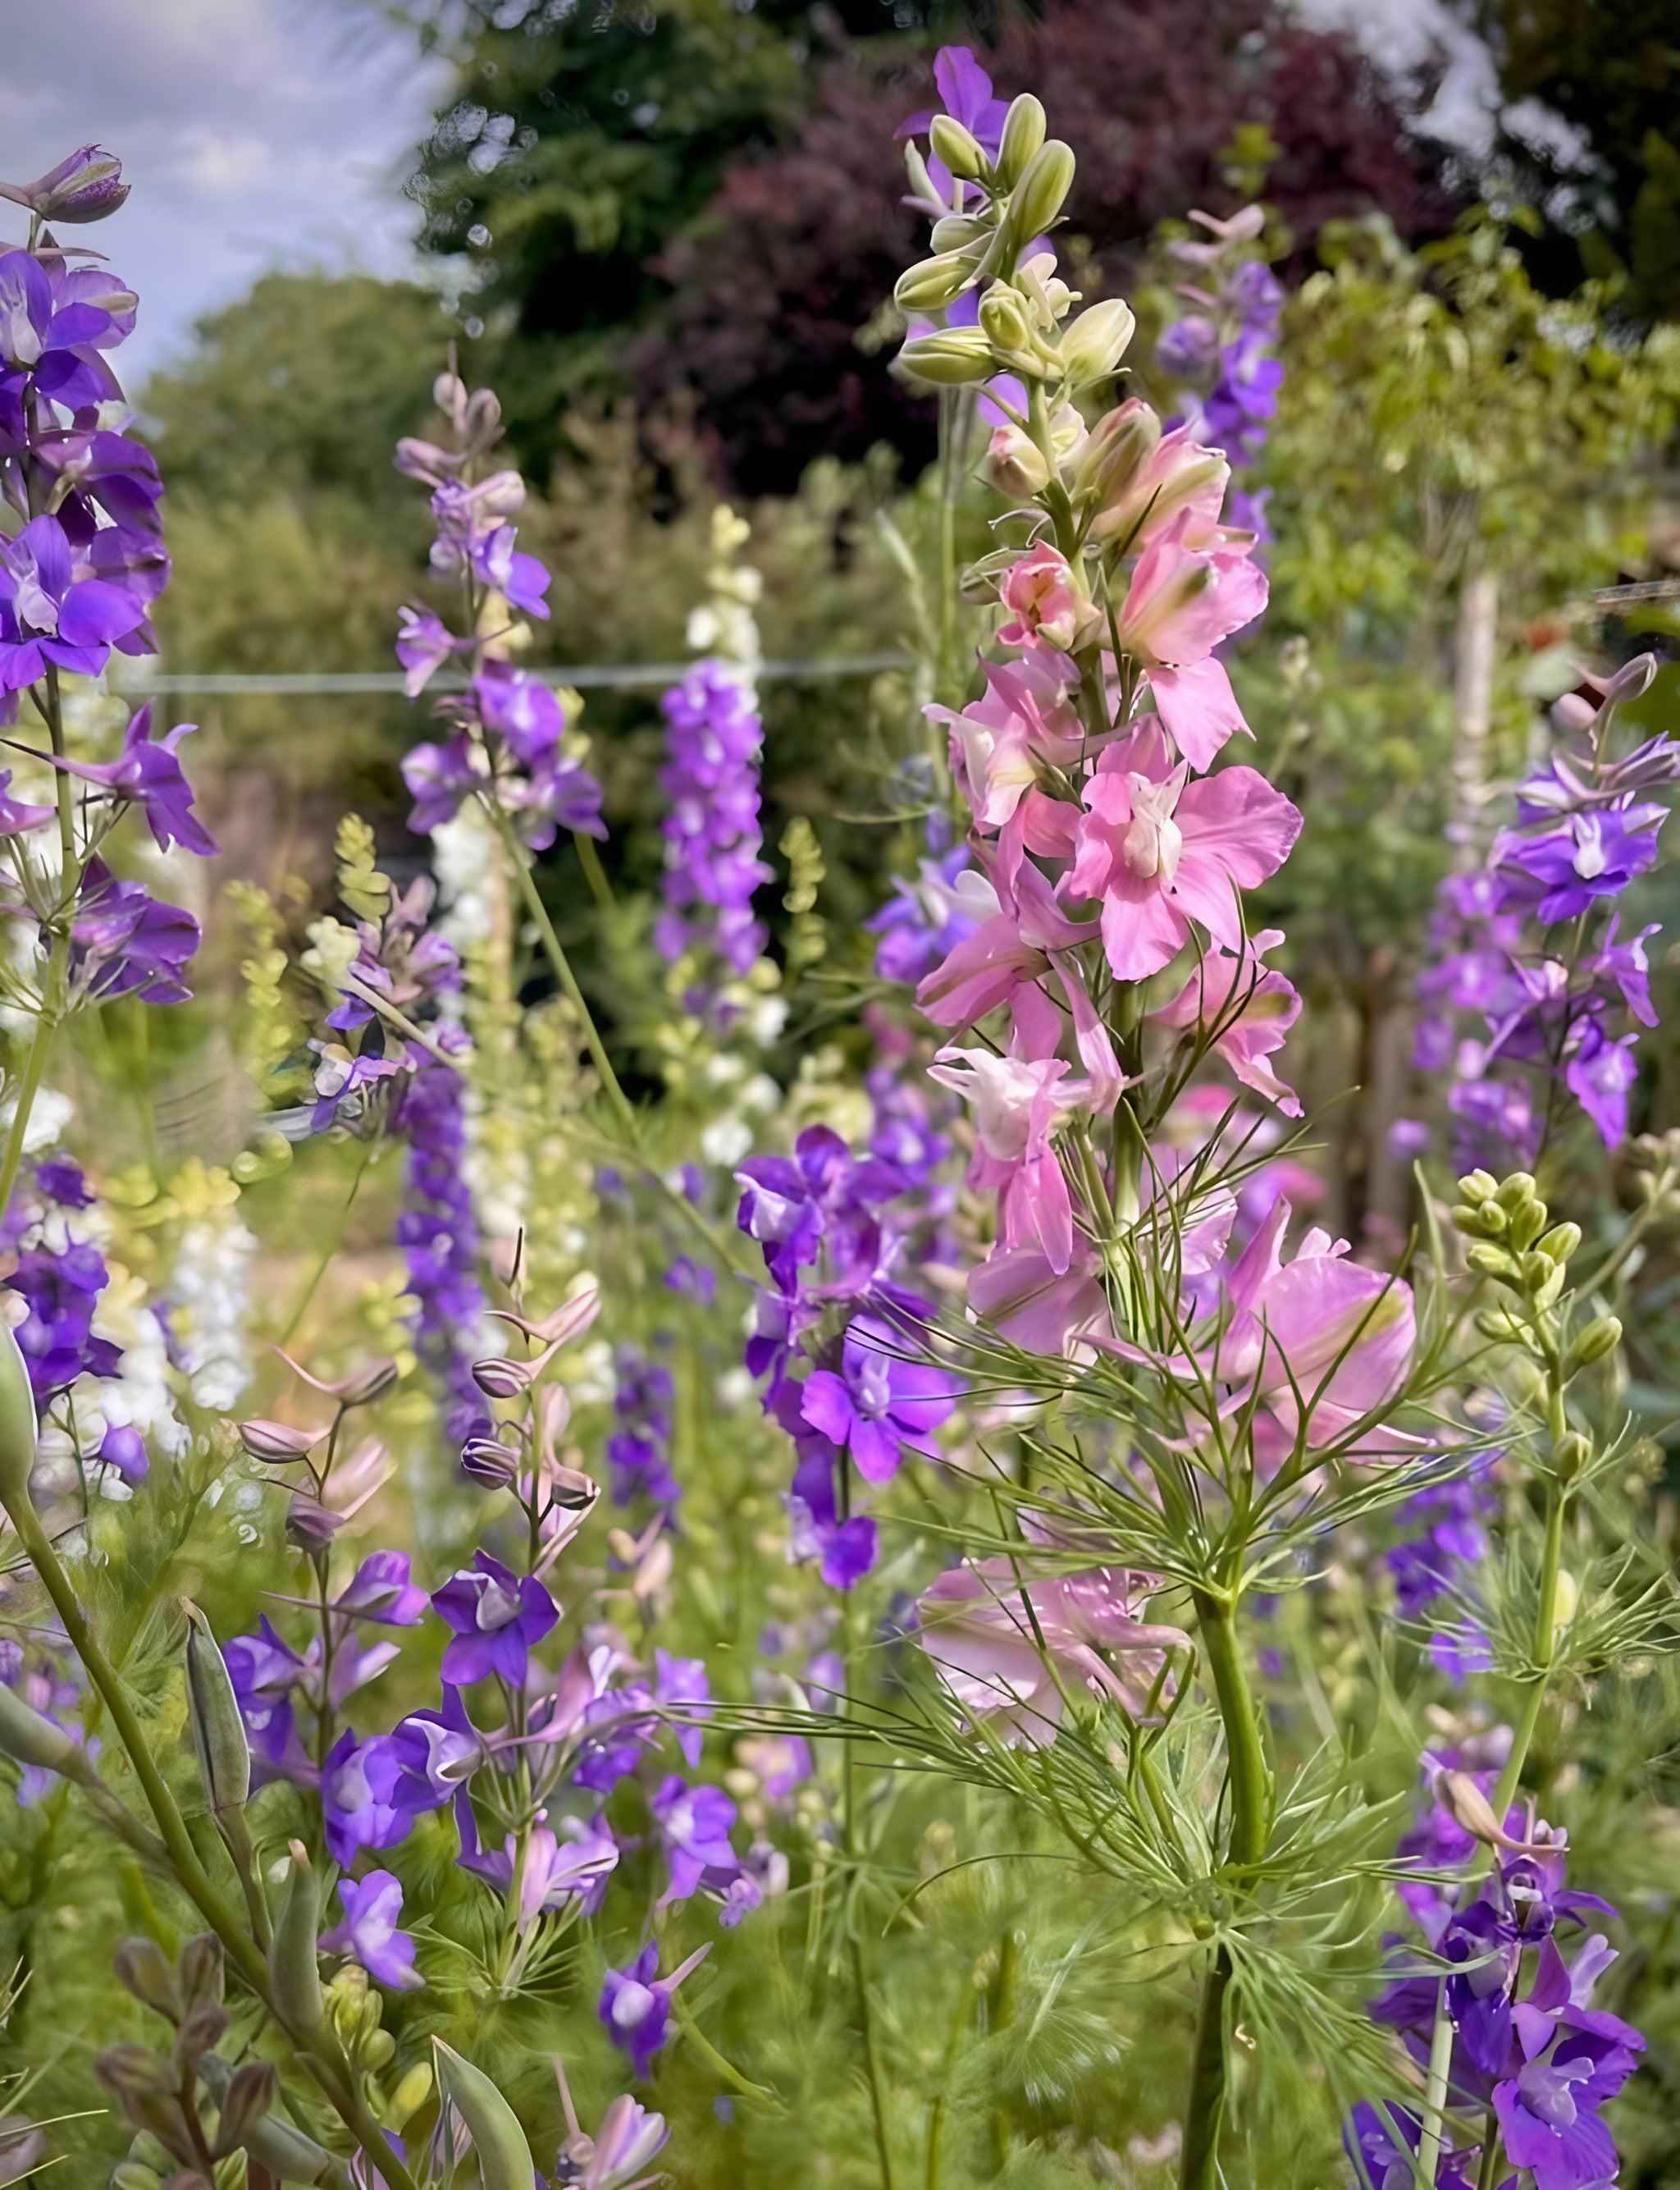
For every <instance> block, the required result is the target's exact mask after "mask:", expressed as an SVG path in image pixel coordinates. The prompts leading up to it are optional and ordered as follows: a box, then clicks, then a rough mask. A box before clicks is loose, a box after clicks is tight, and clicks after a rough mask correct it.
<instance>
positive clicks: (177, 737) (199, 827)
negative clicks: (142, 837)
mask: <svg viewBox="0 0 1680 2190" xmlns="http://www.w3.org/2000/svg"><path fill="white" fill-rule="evenodd" d="M151 727H152V710H151V702H150V700H148V701H147V702H146V704H145V706H144V707H142V708H140V709H139V712H138V713H136V714H135V715H133V717H132V718H130V720H129V723H128V728H127V730H126V731H125V733H124V734H123V740H122V752H121V753H120V755H119V756H118V757H117V758H116V760H113V761H99V762H94V761H76V760H67V761H64V762H61V763H59V765H60V766H61V767H63V768H64V769H66V770H67V771H68V773H69V774H71V775H76V776H80V777H81V778H82V781H83V782H84V783H96V784H99V785H100V786H102V787H103V788H104V789H105V790H106V791H109V792H110V794H111V796H112V797H114V798H116V799H119V800H123V801H132V802H133V803H134V804H135V805H137V806H139V808H141V810H142V811H143V812H144V814H145V817H146V820H147V821H148V822H149V823H150V826H151V832H152V835H153V836H154V837H156V839H157V843H158V847H159V849H160V850H161V851H165V852H167V850H168V849H169V848H170V846H171V845H172V844H179V845H180V846H181V848H183V850H184V851H188V852H195V853H197V854H199V856H200V857H201V859H208V858H209V857H211V856H212V854H214V852H215V850H216V848H217V846H216V839H215V838H214V837H212V835H211V834H210V832H209V831H208V830H207V829H206V827H205V826H204V824H203V823H202V822H201V820H199V818H198V816H197V815H196V814H195V813H194V811H193V794H192V786H191V785H190V784H189V782H188V781H187V779H186V777H185V776H184V774H182V773H181V763H180V761H179V759H178V757H177V754H176V748H177V747H178V746H179V744H180V742H181V740H182V739H183V738H184V737H189V736H190V735H191V734H192V732H193V731H194V730H195V729H197V728H198V725H197V723H177V724H176V725H175V727H174V729H173V730H166V731H165V733H164V734H163V735H162V736H161V738H156V739H154V738H153V736H152V734H151Z"/></svg>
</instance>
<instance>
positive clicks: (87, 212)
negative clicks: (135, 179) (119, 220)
mask: <svg viewBox="0 0 1680 2190" xmlns="http://www.w3.org/2000/svg"><path fill="white" fill-rule="evenodd" d="M127 195H128V185H127V183H125V182H124V181H123V179H122V161H121V160H119V159H118V158H117V157H116V154H115V153H114V152H107V151H105V150H104V149H103V148H102V147H101V146H99V145H82V148H81V150H79V151H76V152H72V153H71V156H70V157H69V158H68V159H67V160H60V161H59V164H58V166H57V167H49V168H48V170H47V172H46V173H45V174H44V175H40V176H37V178H36V179H35V181H34V182H32V183H0V197H7V198H10V200H11V201H12V202H13V204H14V205H20V206H27V207H29V209H30V211H31V213H34V214H36V215H37V217H38V218H40V219H42V220H51V221H58V222H59V223H61V224H67V225H69V226H71V227H85V226H86V224H88V222H89V221H93V220H104V219H105V218H106V216H107V215H108V214H110V213H115V212H116V209H117V207H119V206H120V205H121V204H122V201H123V200H124V199H125V198H126V197H127Z"/></svg>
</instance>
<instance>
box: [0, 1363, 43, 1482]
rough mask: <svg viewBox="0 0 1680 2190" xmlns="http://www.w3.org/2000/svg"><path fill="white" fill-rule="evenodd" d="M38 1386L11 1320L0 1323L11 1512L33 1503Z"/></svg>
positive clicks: (1, 1446) (1, 1460) (1, 1442)
mask: <svg viewBox="0 0 1680 2190" xmlns="http://www.w3.org/2000/svg"><path fill="white" fill-rule="evenodd" d="M35 1438H36V1423H35V1389H34V1387H33V1386H32V1385H31V1382H30V1381H29V1370H28V1367H27V1366H26V1364H25V1361H24V1358H23V1348H22V1347H20V1345H19V1344H18V1340H17V1333H16V1332H15V1331H14V1330H13V1329H12V1326H11V1325H10V1324H0V1506H4V1507H5V1508H6V1510H7V1512H8V1513H16V1512H20V1511H21V1510H22V1509H23V1508H24V1507H25V1506H27V1505H28V1504H29V1478H30V1475H31V1472H32V1471H33V1469H34V1467H35Z"/></svg>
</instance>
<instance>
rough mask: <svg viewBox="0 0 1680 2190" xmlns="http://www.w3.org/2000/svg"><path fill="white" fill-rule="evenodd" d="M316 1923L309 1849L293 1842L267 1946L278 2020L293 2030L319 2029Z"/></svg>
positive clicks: (317, 1894)
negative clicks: (282, 1894) (283, 1894)
mask: <svg viewBox="0 0 1680 2190" xmlns="http://www.w3.org/2000/svg"><path fill="white" fill-rule="evenodd" d="M320 1924H321V1888H320V1879H319V1878H318V1877H317V1876H316V1875H315V1871H314V1865H313V1864H311V1863H310V1861H309V1851H308V1848H306V1847H304V1845H303V1841H292V1843H291V1870H290V1872H289V1874H288V1875H287V1878H286V1898H285V1899H284V1900H283V1901H282V1902H281V1903H280V1921H278V1923H276V1925H275V1926H274V1942H273V1943H272V1945H271V1946H270V1947H269V1983H270V1985H271V1987H272V1989H273V1992H274V2006H275V2007H276V2008H277V2009H278V2010H279V2011H280V2020H281V2022H282V2023H284V2024H285V2026H286V2029H287V2030H288V2032H290V2033H291V2034H294V2035H296V2034H300V2033H301V2034H307V2033H309V2032H312V2031H316V2030H319V2029H320V2027H321V2025H322V2023H323V2022H324V2021H325V2007H324V2006H323V2003H322V2000H321V1974H320V1963H319V1961H318V1960H317V1958H316V1945H315V1942H316V1938H317V1937H318V1935H319V1933H320Z"/></svg>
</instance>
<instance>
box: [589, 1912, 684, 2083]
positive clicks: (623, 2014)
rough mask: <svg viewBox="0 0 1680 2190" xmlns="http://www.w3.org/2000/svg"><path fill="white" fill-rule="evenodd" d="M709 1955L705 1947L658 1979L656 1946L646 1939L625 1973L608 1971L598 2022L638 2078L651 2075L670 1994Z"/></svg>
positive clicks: (666, 2028) (667, 2020) (667, 2015)
mask: <svg viewBox="0 0 1680 2190" xmlns="http://www.w3.org/2000/svg"><path fill="white" fill-rule="evenodd" d="M709 1953H710V1948H709V1947H701V1948H699V1949H697V1950H696V1951H695V1952H694V1953H693V1954H692V1955H689V1957H688V1959H687V1961H686V1962H681V1963H679V1964H678V1966H676V1969H674V1970H673V1971H672V1972H671V1973H670V1976H669V1977H660V1976H659V1943H658V1941H657V1940H652V1939H650V1940H649V1941H648V1944H647V1945H646V1946H645V1947H644V1948H643V1949H642V1952H641V1953H640V1954H639V1955H637V1956H636V1960H634V1961H633V1962H632V1963H631V1966H630V1967H629V1968H628V1969H627V1970H608V1972H607V1981H606V1983H605V1984H604V1985H602V1989H601V2020H602V2023H605V2024H606V2026H607V2035H608V2037H609V2038H610V2039H611V2040H612V2041H613V2043H614V2045H617V2046H619V2047H620V2048H621V2049H622V2051H625V2052H626V2053H628V2054H629V2056H630V2058H631V2066H632V2067H633V2068H635V2070H636V2074H637V2075H638V2076H641V2077H643V2078H646V2077H647V2076H648V2075H650V2074H652V2073H653V2056H654V2055H655V2054H656V2053H657V2052H658V2051H659V2048H660V2046H662V2045H664V2044H665V2039H666V2036H667V2034H668V2033H669V2030H670V2000H671V1994H673V1993H674V1992H675V1991H676V1989H677V1987H678V1986H679V1985H680V1984H681V1983H682V1980H683V1979H684V1978H685V1977H687V1975H688V1974H689V1972H691V1971H693V1970H695V1969H697V1968H698V1967H699V1965H700V1964H701V1962H703V1961H704V1960H705V1957H706V1955H708V1954H709Z"/></svg>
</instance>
